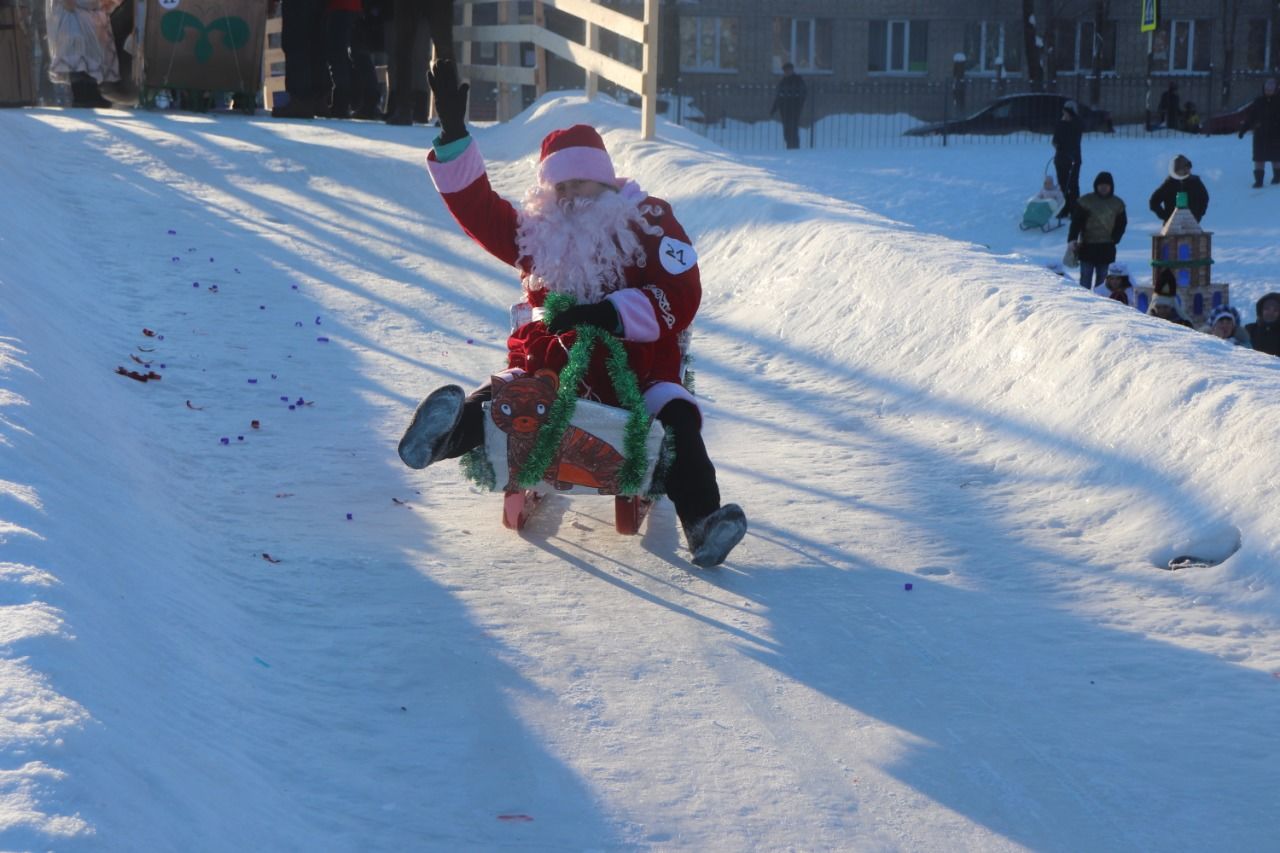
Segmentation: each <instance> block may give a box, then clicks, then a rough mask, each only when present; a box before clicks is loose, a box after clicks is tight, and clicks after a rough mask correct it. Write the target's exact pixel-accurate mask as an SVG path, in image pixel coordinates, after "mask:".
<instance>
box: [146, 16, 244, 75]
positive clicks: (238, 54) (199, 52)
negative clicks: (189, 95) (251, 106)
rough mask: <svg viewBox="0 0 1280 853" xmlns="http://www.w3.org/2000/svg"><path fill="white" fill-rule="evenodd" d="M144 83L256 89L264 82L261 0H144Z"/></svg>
mask: <svg viewBox="0 0 1280 853" xmlns="http://www.w3.org/2000/svg"><path fill="white" fill-rule="evenodd" d="M142 28H143V31H144V35H143V47H142V56H143V60H144V63H143V72H142V85H144V86H147V87H149V88H155V89H164V88H173V89H201V90H207V91H225V92H256V91H257V90H258V89H260V88H262V45H263V39H264V38H265V34H266V28H267V4H266V3H264V2H263V0H146V15H145V18H144V21H143V23H142Z"/></svg>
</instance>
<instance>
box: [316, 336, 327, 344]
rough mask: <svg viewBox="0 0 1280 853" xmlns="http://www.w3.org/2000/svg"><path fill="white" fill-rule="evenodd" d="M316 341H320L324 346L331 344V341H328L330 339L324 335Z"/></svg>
mask: <svg viewBox="0 0 1280 853" xmlns="http://www.w3.org/2000/svg"><path fill="white" fill-rule="evenodd" d="M316 340H317V341H319V342H320V343H322V344H327V343H329V339H328V338H326V337H325V336H324V335H321V336H320V337H318V338H316Z"/></svg>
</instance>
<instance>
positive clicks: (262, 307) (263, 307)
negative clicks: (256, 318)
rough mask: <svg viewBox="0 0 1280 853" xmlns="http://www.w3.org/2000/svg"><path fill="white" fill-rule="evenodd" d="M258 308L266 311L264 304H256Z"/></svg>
mask: <svg viewBox="0 0 1280 853" xmlns="http://www.w3.org/2000/svg"><path fill="white" fill-rule="evenodd" d="M258 310H259V311H266V310H267V306H265V305H259V306H258Z"/></svg>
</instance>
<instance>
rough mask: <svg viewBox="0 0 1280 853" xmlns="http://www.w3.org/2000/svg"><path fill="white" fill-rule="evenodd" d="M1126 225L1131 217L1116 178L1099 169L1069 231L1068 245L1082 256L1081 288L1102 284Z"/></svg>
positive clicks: (1076, 207) (1075, 213)
mask: <svg viewBox="0 0 1280 853" xmlns="http://www.w3.org/2000/svg"><path fill="white" fill-rule="evenodd" d="M1127 227H1129V217H1128V214H1127V213H1126V212H1125V209H1124V201H1123V200H1122V199H1121V198H1120V197H1119V196H1117V195H1116V194H1115V179H1114V178H1112V177H1111V173H1110V172H1099V173H1098V177H1096V178H1094V179H1093V192H1091V193H1089V194H1088V195H1084V196H1081V197H1080V200H1079V201H1077V202H1076V205H1075V210H1074V212H1072V214H1071V228H1070V230H1069V231H1068V232H1067V245H1068V246H1070V247H1071V248H1073V249H1075V252H1076V257H1077V258H1079V259H1080V285H1081V286H1082V287H1087V288H1089V289H1090V290H1092V289H1093V288H1094V287H1096V286H1097V285H1099V284H1102V283H1103V280H1104V279H1105V278H1106V275H1107V267H1109V266H1111V262H1112V261H1114V260H1115V259H1116V244H1117V243H1119V242H1120V239H1121V238H1122V237H1124V231H1125V229H1126V228H1127Z"/></svg>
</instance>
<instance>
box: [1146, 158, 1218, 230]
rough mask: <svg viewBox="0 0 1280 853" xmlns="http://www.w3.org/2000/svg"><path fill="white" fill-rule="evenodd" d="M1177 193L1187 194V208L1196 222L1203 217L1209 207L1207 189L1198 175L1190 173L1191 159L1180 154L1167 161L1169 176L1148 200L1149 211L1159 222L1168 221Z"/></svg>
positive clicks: (1176, 199)
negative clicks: (1169, 161)
mask: <svg viewBox="0 0 1280 853" xmlns="http://www.w3.org/2000/svg"><path fill="white" fill-rule="evenodd" d="M1178 193H1186V194H1187V209H1188V210H1190V211H1191V215H1192V216H1194V217H1195V218H1196V222H1199V221H1200V220H1201V219H1203V218H1204V214H1205V211H1207V210H1208V209H1209V191H1208V190H1207V189H1205V186H1204V182H1203V181H1201V180H1200V178H1199V177H1197V176H1196V175H1193V174H1191V161H1190V160H1188V159H1187V158H1186V157H1185V156H1183V155H1182V154H1179V155H1178V156H1177V157H1174V158H1173V161H1172V162H1171V163H1169V177H1167V178H1165V179H1164V183H1162V184H1161V185H1160V186H1159V187H1157V188H1156V191H1155V192H1153V193H1152V194H1151V200H1150V201H1149V202H1148V204H1149V206H1150V207H1151V212H1152V213H1154V214H1155V215H1156V216H1157V217H1158V218H1159V219H1160V221H1161V222H1168V221H1169V217H1170V216H1173V212H1174V211H1175V210H1177V202H1178Z"/></svg>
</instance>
